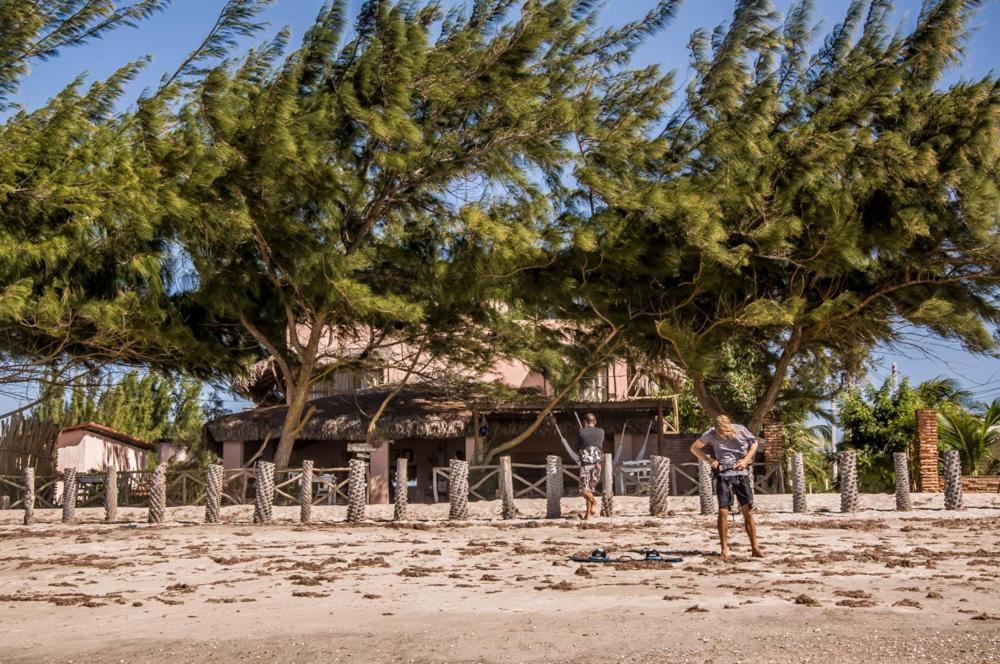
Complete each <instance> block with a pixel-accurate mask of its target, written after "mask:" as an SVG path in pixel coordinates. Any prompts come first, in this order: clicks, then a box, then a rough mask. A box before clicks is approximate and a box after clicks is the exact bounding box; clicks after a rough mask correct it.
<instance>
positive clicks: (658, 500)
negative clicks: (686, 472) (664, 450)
mask: <svg viewBox="0 0 1000 664" xmlns="http://www.w3.org/2000/svg"><path fill="white" fill-rule="evenodd" d="M649 470H650V472H649V515H650V516H666V515H667V496H668V495H670V457H665V456H655V455H654V456H651V457H650V458H649Z"/></svg>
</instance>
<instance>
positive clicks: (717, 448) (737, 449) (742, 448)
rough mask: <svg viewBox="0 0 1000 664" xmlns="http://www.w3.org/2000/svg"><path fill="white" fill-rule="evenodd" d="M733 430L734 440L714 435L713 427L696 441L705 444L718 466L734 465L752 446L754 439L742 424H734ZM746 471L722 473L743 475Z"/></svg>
mask: <svg viewBox="0 0 1000 664" xmlns="http://www.w3.org/2000/svg"><path fill="white" fill-rule="evenodd" d="M733 429H735V430H736V437H735V438H723V437H722V436H720V435H719V434H717V433H715V427H712V428H711V429H709V430H708V431H706V432H705V433H703V434H701V437H700V438H699V439H698V440H700V441H702V442H704V443H705V447H707V448H708V449H709V450H710V451H711V456H712V458H714V459H715V460H716V461H718V462H719V464H720V465H723V466H728V465H732V464H734V463H736V462H737V461H739V460H740V459H742V458H743V457H745V456H746V455H747V452H748V451H749V450H750V446H751V445H752V444H753V442H754V441H755V440H757V438H756V437H754V435H753V434H752V433H750V431H749V430H748V429H747V428H746V427H745V426H743V425H742V424H734V425H733ZM745 473H746V471H745V470H744V471H729V472H725V473H723V474H724V475H727V474H740V475H742V474H745Z"/></svg>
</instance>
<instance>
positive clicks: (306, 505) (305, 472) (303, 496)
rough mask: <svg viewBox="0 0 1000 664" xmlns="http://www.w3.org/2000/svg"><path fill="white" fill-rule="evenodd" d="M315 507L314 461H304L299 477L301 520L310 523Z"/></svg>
mask: <svg viewBox="0 0 1000 664" xmlns="http://www.w3.org/2000/svg"><path fill="white" fill-rule="evenodd" d="M312 507H313V462H312V461H310V460H309V459H306V460H305V461H303V462H302V476H301V477H300V478H299V521H301V522H302V523H309V520H310V519H311V518H312Z"/></svg>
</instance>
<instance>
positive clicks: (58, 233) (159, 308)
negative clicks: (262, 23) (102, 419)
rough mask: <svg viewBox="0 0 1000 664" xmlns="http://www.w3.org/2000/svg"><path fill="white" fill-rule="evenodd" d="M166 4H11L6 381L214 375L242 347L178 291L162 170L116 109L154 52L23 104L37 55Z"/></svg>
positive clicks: (1, 269)
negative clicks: (162, 207)
mask: <svg viewBox="0 0 1000 664" xmlns="http://www.w3.org/2000/svg"><path fill="white" fill-rule="evenodd" d="M167 4H168V0H139V1H136V2H131V3H121V2H112V1H111V0H63V1H60V2H41V3H40V2H35V1H32V0H9V1H7V2H3V3H2V4H0V110H6V111H9V112H10V114H9V115H8V116H7V117H6V118H5V119H4V120H3V121H2V123H0V360H2V367H3V368H2V369H0V387H2V388H3V389H7V388H9V387H10V386H15V385H20V384H24V383H26V382H32V383H35V384H38V385H39V393H38V395H37V401H38V402H40V401H44V400H45V399H46V398H47V396H48V392H49V391H50V390H52V389H57V388H59V387H61V386H62V387H65V386H66V385H67V384H69V383H70V382H72V380H73V379H74V377H76V376H82V375H84V374H88V373H90V372H91V371H92V370H93V369H94V368H95V367H100V366H103V365H108V364H114V363H122V364H133V365H155V366H163V367H185V368H189V369H190V370H192V371H193V372H195V373H198V374H201V375H211V374H216V373H218V372H220V371H222V370H224V369H225V368H226V366H225V364H223V363H221V362H219V360H218V357H219V355H220V353H219V348H220V347H226V346H228V347H236V346H238V340H236V339H233V338H228V339H218V338H216V337H214V329H213V328H212V327H211V326H210V325H205V323H210V322H211V321H210V320H207V319H206V317H205V316H204V312H199V311H196V310H195V309H193V308H192V306H191V303H190V302H185V301H184V300H183V299H181V298H174V297H173V283H172V277H173V275H174V274H175V273H176V266H175V265H174V264H173V261H172V256H171V252H170V247H169V246H168V245H167V243H166V241H165V240H166V238H167V237H168V236H169V233H167V232H165V230H164V228H163V226H162V224H161V220H162V216H161V215H160V214H159V210H158V202H157V199H156V196H155V190H156V172H155V171H154V170H153V169H151V168H150V164H149V162H148V161H147V160H145V159H144V157H143V155H142V153H141V152H139V151H137V150H135V149H134V148H135V146H136V145H137V144H138V143H139V139H140V138H141V134H140V132H139V131H138V123H137V122H136V120H135V117H134V115H131V114H129V113H127V112H121V111H120V110H119V109H118V106H119V105H120V103H121V101H122V98H123V94H124V90H125V86H126V85H127V84H128V83H129V82H130V81H132V80H133V78H134V77H135V76H136V74H137V73H138V72H139V70H140V69H141V68H142V67H143V66H144V65H145V64H146V61H145V60H142V61H139V62H133V63H127V64H124V65H123V66H122V67H121V69H119V70H118V71H117V72H116V73H115V74H113V75H112V76H110V77H109V78H108V79H106V80H102V81H96V82H93V83H92V84H90V86H89V87H85V85H84V81H85V77H84V76H80V77H77V78H76V79H75V80H73V81H72V82H70V83H69V84H68V85H67V86H66V87H65V88H64V89H63V90H61V91H60V92H59V93H58V94H57V95H56V96H55V97H54V98H52V99H51V100H49V101H48V102H47V103H45V104H44V105H42V106H41V107H40V108H37V109H34V110H29V109H25V108H23V107H21V106H19V105H18V104H17V93H18V91H19V88H20V86H21V84H22V83H23V81H24V79H25V77H26V76H28V73H29V67H30V65H31V64H32V63H33V62H34V61H37V60H44V59H49V58H54V57H58V56H60V55H61V53H62V52H63V50H64V49H67V48H71V47H79V46H83V45H85V44H87V43H88V42H90V41H91V40H93V39H96V38H100V37H101V36H103V35H105V34H106V33H107V32H109V31H111V30H114V29H117V28H119V27H123V26H135V25H137V24H138V23H139V22H140V21H142V20H145V19H148V18H150V17H151V16H152V15H153V14H154V13H156V12H157V11H160V10H162V9H164V8H165V6H166V5H167ZM229 4H230V5H241V6H247V5H249V4H250V3H248V2H240V3H236V2H231V3H229ZM244 18H245V17H244ZM219 27H220V26H217V27H216V30H214V31H213V32H212V33H211V34H215V35H218V29H219ZM221 27H223V28H225V24H224V23H223V24H222V25H221ZM223 36H224V35H223ZM209 45H211V44H209ZM224 356H228V354H227V355H224ZM31 405H32V404H29V405H27V406H25V407H24V408H29V407H31Z"/></svg>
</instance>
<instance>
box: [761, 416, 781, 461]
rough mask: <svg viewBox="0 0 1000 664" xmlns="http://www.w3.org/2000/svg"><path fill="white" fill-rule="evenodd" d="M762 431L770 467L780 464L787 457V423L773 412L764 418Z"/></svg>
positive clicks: (766, 459) (765, 454) (765, 456)
mask: <svg viewBox="0 0 1000 664" xmlns="http://www.w3.org/2000/svg"><path fill="white" fill-rule="evenodd" d="M760 433H761V438H763V439H764V461H765V462H766V463H767V465H768V468H770V467H771V466H774V465H777V464H780V463H781V462H782V461H784V459H785V425H784V424H783V423H782V422H781V419H780V418H779V417H778V416H777V415H775V414H773V413H771V414H769V415H768V416H767V417H765V418H764V426H763V427H761V431H760Z"/></svg>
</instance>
